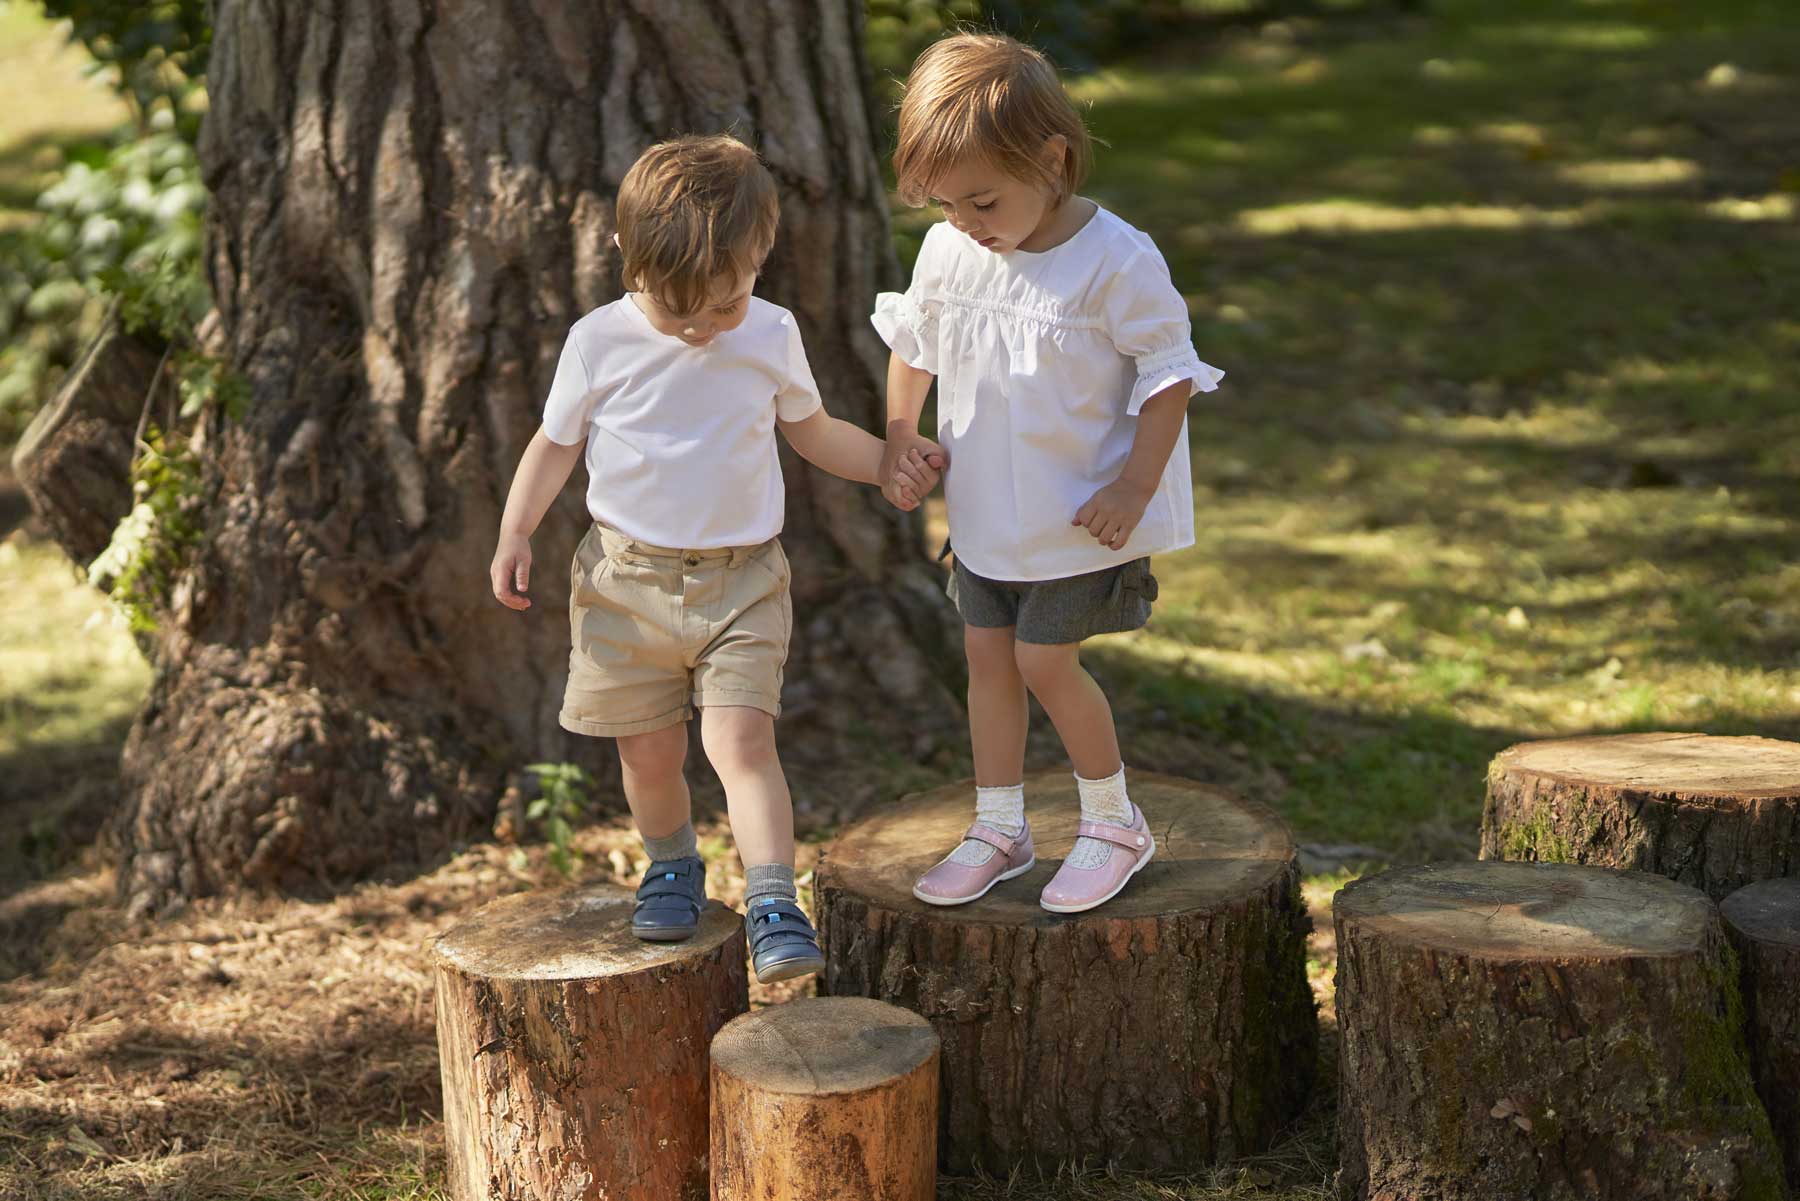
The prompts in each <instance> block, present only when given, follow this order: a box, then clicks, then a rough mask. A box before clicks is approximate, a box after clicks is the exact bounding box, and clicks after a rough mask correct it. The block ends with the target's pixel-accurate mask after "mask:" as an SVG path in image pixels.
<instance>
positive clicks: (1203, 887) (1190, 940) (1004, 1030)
mask: <svg viewBox="0 0 1800 1201" xmlns="http://www.w3.org/2000/svg"><path fill="white" fill-rule="evenodd" d="M1025 791H1026V796H1027V798H1028V811H1029V816H1030V818H1031V822H1032V830H1033V833H1034V836H1035V840H1036V847H1037V855H1038V864H1037V867H1036V868H1035V869H1033V870H1032V871H1031V872H1029V873H1027V874H1026V875H1025V876H1022V877H1020V878H1019V879H1016V880H1011V881H1007V882H1005V883H1002V884H999V885H997V886H996V887H995V888H994V890H993V891H992V892H990V893H989V894H988V895H987V896H985V897H983V898H982V899H981V900H979V901H976V902H974V903H972V904H968V905H961V906H956V907H950V908H942V907H936V906H931V905H926V904H924V903H922V902H920V901H918V900H917V899H915V898H914V897H913V895H912V885H913V881H914V880H915V879H916V878H917V877H918V875H919V874H920V873H921V872H923V871H924V870H925V869H927V868H928V867H930V866H931V865H932V864H933V863H934V862H936V861H937V860H938V859H939V858H941V857H942V856H943V855H945V854H946V853H948V852H949V850H950V849H951V848H952V847H954V846H955V845H956V844H957V842H958V840H959V839H960V838H961V836H962V832H963V830H964V829H966V828H967V827H968V825H969V822H970V820H971V818H972V817H973V810H974V795H975V793H974V785H973V783H972V782H965V783H962V784H956V785H952V786H949V787H946V788H942V789H939V790H937V791H934V792H929V793H923V794H920V795H915V796H910V797H906V798H904V799H902V800H900V801H899V802H897V803H895V804H893V805H891V806H887V807H885V808H883V809H882V810H881V811H879V812H878V813H876V814H875V815H874V816H871V817H869V818H867V819H865V820H863V821H860V822H857V823H856V824H854V825H852V826H850V827H849V828H848V829H846V830H845V831H844V832H843V834H841V835H840V836H839V838H838V839H837V841H836V842H835V843H833V844H832V846H831V847H830V849H829V850H828V851H827V853H826V855H825V857H824V859H823V861H822V862H821V864H820V867H819V869H818V876H817V895H818V899H819V913H820V919H821V927H822V934H823V937H824V942H825V947H826V972H825V976H824V979H823V985H824V990H825V991H826V992H828V993H830V994H832V995H836V996H865V997H873V998H876V999H879V1000H883V1001H888V1002H891V1003H893V1004H896V1005H901V1006H904V1007H905V1008H908V1009H911V1010H914V1011H915V1012H917V1013H920V1014H922V1015H924V1016H925V1017H926V1018H928V1019H930V1021H931V1023H932V1025H933V1026H934V1027H936V1029H937V1032H938V1034H939V1036H940V1037H941V1038H942V1039H943V1044H944V1055H943V1068H942V1073H941V1077H942V1098H941V1103H940V1108H941V1119H940V1128H939V1145H940V1147H941V1149H942V1150H941V1160H942V1162H943V1164H944V1165H945V1166H946V1167H947V1168H948V1169H949V1170H951V1171H953V1172H958V1173H964V1172H969V1171H971V1170H974V1169H976V1168H981V1169H983V1170H986V1171H989V1172H992V1173H995V1174H998V1175H1004V1174H1005V1173H1007V1172H1008V1171H1010V1170H1011V1169H1012V1168H1013V1167H1014V1166H1015V1165H1019V1164H1023V1165H1025V1166H1026V1167H1027V1168H1028V1169H1036V1170H1049V1169H1052V1168H1054V1167H1055V1166H1056V1165H1057V1164H1059V1163H1062V1162H1065V1161H1069V1160H1091V1161H1100V1162H1109V1163H1114V1164H1118V1165H1120V1166H1124V1167H1132V1168H1147V1169H1175V1168H1189V1167H1197V1166H1201V1165H1204V1164H1208V1163H1211V1162H1214V1161H1215V1160H1217V1159H1219V1158H1223V1157H1229V1156H1233V1155H1239V1154H1243V1153H1246V1152H1250V1151H1254V1150H1257V1149H1259V1148H1261V1147H1264V1146H1266V1145H1268V1143H1269V1142H1270V1141H1271V1140H1272V1139H1273V1138H1274V1137H1275V1136H1276V1134H1277V1133H1278V1132H1279V1131H1280V1130H1281V1128H1282V1127H1283V1126H1285V1125H1286V1124H1287V1123H1288V1122H1290V1121H1291V1120H1292V1119H1293V1118H1294V1117H1295V1116H1296V1115H1297V1114H1298V1113H1299V1112H1300V1110H1301V1109H1302V1108H1303V1107H1304V1105H1305V1102H1306V1099H1307V1096H1308V1093H1309V1091H1310V1089H1311V1086H1312V1081H1313V1077H1314V1071H1315V1061H1316V1050H1317V1037H1318V1028H1317V1020H1316V1011H1315V1007H1314V1003H1313V998H1312V992H1311V990H1310V989H1309V987H1308V985H1307V980H1306V970H1305V945H1306V933H1307V931H1308V930H1309V929H1310V923H1309V922H1308V920H1307V918H1306V913H1305V907H1304V904H1303V902H1302V901H1301V898H1300V888H1299V869H1298V863H1297V857H1296V853H1295V848H1294V843H1293V840H1292V838H1291V837H1290V836H1289V834H1288V832H1287V830H1286V828H1285V827H1284V826H1283V825H1282V823H1281V821H1280V820H1279V819H1278V818H1277V817H1276V816H1275V815H1274V814H1273V813H1272V812H1270V811H1269V810H1268V809H1266V808H1264V807H1263V806H1261V805H1257V804H1254V803H1251V802H1248V801H1245V800H1243V799H1241V798H1239V797H1236V796H1233V795H1231V794H1230V793H1226V792H1223V791H1220V790H1218V789H1214V788H1209V787H1206V786H1204V785H1200V784H1196V783H1194V782H1192V781H1189V780H1182V779H1177V778H1174V777H1169V776H1157V775H1150V774H1147V773H1145V774H1134V775H1133V776H1132V777H1131V794H1132V798H1133V800H1135V801H1136V802H1137V803H1138V805H1139V806H1140V807H1141V808H1142V809H1143V810H1144V812H1145V814H1146V815H1147V816H1148V819H1149V822H1150V828H1151V830H1152V832H1153V833H1154V834H1155V836H1156V840H1157V850H1156V856H1155V858H1154V859H1153V860H1152V861H1151V862H1150V864H1149V865H1148V866H1147V867H1145V868H1144V869H1143V870H1142V871H1140V872H1139V873H1138V875H1137V877H1136V878H1135V879H1134V880H1133V881H1132V882H1131V883H1130V884H1129V885H1127V886H1126V888H1125V891H1124V892H1122V893H1121V894H1120V895H1119V896H1118V897H1116V898H1114V899H1113V900H1112V901H1109V902H1108V903H1107V904H1105V905H1103V906H1101V907H1100V908H1099V909H1096V910H1093V911H1091V912H1089V913H1086V914H1079V915H1075V916H1068V917H1065V916H1059V915H1056V914H1052V913H1049V912H1047V911H1045V910H1044V909H1043V908H1041V907H1040V906H1039V905H1038V903H1037V899H1038V893H1039V892H1040V891H1041V890H1042V889H1043V886H1044V885H1045V884H1046V883H1048V882H1049V880H1050V877H1051V876H1052V875H1053V874H1055V872H1056V869H1057V867H1058V866H1060V864H1061V860H1062V857H1063V856H1064V855H1065V854H1066V853H1067V852H1068V849H1069V847H1070V846H1071V845H1072V844H1073V842H1074V839H1075V826H1076V822H1077V821H1078V820H1079V810H1078V805H1077V799H1076V794H1075V786H1074V781H1073V779H1072V778H1071V777H1070V776H1069V775H1068V774H1067V773H1064V772H1045V773H1041V774H1039V775H1035V776H1032V777H1028V778H1027V780H1026V782H1025Z"/></svg>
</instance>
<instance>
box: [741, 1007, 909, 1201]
mask: <svg viewBox="0 0 1800 1201" xmlns="http://www.w3.org/2000/svg"><path fill="white" fill-rule="evenodd" d="M937 1101H938V1036H937V1035H936V1033H934V1032H933V1031H932V1029H931V1023H929V1022H927V1021H926V1020H925V1019H924V1018H922V1017H920V1016H919V1015H918V1014H916V1013H909V1012H907V1011H906V1010H904V1009H897V1008H895V1007H894V1006H892V1005H884V1004H882V1003H881V1002H879V1001H870V1000H867V999H865V998H862V997H817V998H810V999H806V1000H799V1001H792V1002H790V1003H788V1004H786V1005H777V1006H774V1007H772V1008H769V1009H763V1010H760V1011H758V1012H756V1013H751V1014H745V1015H744V1016H743V1017H740V1018H736V1019H734V1020H733V1021H732V1022H731V1023H730V1024H729V1025H727V1026H726V1027H725V1029H723V1030H721V1031H720V1032H719V1035H718V1037H717V1038H715V1039H713V1045H712V1195H713V1201H829V1199H832V1198H838V1197H854V1198H856V1201H932V1198H933V1197H934V1196H936V1192H937Z"/></svg>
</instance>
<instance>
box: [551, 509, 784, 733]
mask: <svg viewBox="0 0 1800 1201" xmlns="http://www.w3.org/2000/svg"><path fill="white" fill-rule="evenodd" d="M790 578H791V577H790V574H789V571H788V561H787V555H786V554H784V553H783V552H782V549H781V543H780V542H779V541H777V540H775V539H770V540H769V541H767V542H765V543H763V544H762V545H760V546H734V547H727V548H724V549H719V550H691V551H689V550H674V549H671V548H669V547H662V546H648V545H645V544H644V543H641V542H635V541H633V540H632V539H630V538H627V537H626V536H625V535H623V534H621V533H619V532H618V531H617V530H614V529H611V528H610V527H607V526H602V525H595V526H594V527H593V528H591V529H590V530H588V533H587V537H585V538H583V539H582V540H581V546H580V548H579V549H577V550H576V552H575V563H574V565H573V567H572V569H571V571H570V595H569V633H570V640H571V643H572V646H571V648H570V651H569V686H568V690H567V691H566V692H565V693H564V694H563V707H562V713H561V714H560V715H559V720H560V721H561V722H562V726H563V728H564V729H565V730H572V731H574V732H575V733H577V734H592V735H595V736H597V737H601V738H618V737H620V736H622V735H626V734H648V733H649V732H651V731H652V730H660V729H662V728H664V727H665V726H672V725H677V724H679V723H681V722H684V721H686V720H688V719H689V718H690V717H692V716H693V714H694V707H695V706H699V707H701V708H704V707H705V706H707V705H747V706H749V707H750V708H753V709H761V710H762V711H763V712H765V713H767V714H769V715H770V716H779V715H780V713H781V671H782V667H783V666H784V665H785V664H786V663H787V654H788V639H789V636H790V635H791V633H792V630H793V625H794V607H793V601H792V599H791V598H790V596H789V594H788V582H789V580H790Z"/></svg>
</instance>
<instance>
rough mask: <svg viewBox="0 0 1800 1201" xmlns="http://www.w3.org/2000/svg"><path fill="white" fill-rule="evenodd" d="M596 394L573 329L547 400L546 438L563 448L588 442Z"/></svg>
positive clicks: (545, 409) (545, 405) (563, 350)
mask: <svg viewBox="0 0 1800 1201" xmlns="http://www.w3.org/2000/svg"><path fill="white" fill-rule="evenodd" d="M594 395H595V394H594V390H593V387H592V385H591V384H590V383H589V382H588V369H587V362H586V360H584V359H583V358H582V357H581V348H580V347H579V346H577V345H575V331H573V330H570V331H569V340H568V341H567V342H564V343H563V349H562V358H560V359H558V360H557V363H556V377H555V378H554V379H552V380H551V381H550V396H549V398H548V399H546V400H545V401H544V434H545V436H547V437H548V438H549V439H550V441H552V442H555V443H557V444H558V445H561V446H574V445H576V444H577V443H580V442H585V441H586V440H587V423H588V418H590V417H592V416H593V415H594Z"/></svg>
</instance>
